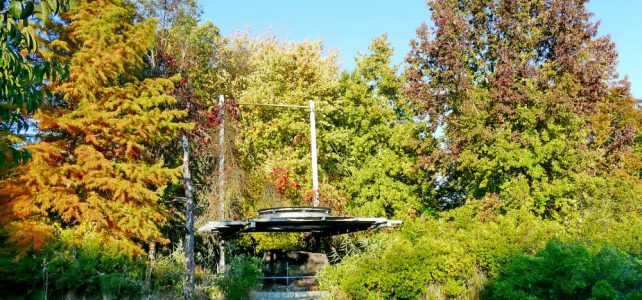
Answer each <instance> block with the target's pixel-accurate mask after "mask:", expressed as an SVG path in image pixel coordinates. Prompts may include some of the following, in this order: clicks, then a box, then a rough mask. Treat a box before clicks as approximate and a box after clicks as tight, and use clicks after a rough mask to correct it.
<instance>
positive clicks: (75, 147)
mask: <svg viewBox="0 0 642 300" xmlns="http://www.w3.org/2000/svg"><path fill="white" fill-rule="evenodd" d="M134 17H135V10H134V7H133V6H132V5H130V4H127V3H125V2H124V1H92V2H82V3H80V4H79V5H78V7H77V8H76V9H75V10H74V11H72V12H70V13H68V14H65V15H64V17H63V18H64V21H66V22H69V25H68V26H67V27H65V28H64V30H63V31H62V32H60V33H59V34H60V35H61V37H60V40H61V41H64V42H65V46H64V48H65V51H61V52H60V53H58V55H59V56H61V57H64V59H65V60H67V61H69V62H70V76H69V77H70V78H69V80H68V81H66V82H65V83H64V84H62V85H60V86H59V87H58V88H57V89H56V90H55V93H57V95H58V97H59V98H60V99H59V102H57V103H54V102H52V103H48V105H47V106H45V107H44V108H43V109H42V111H41V112H40V113H39V114H38V115H37V116H36V118H37V120H38V121H39V127H40V130H41V131H42V138H41V140H40V141H39V142H38V143H35V144H33V145H30V146H29V147H28V149H29V151H30V152H31V153H32V155H33V159H32V160H31V161H30V163H29V164H28V165H26V166H24V167H21V168H20V169H19V170H17V171H16V173H17V174H16V175H15V176H14V177H13V178H10V179H8V180H5V181H3V182H2V184H1V185H2V186H1V188H0V193H1V197H2V198H1V199H2V200H1V201H2V202H0V204H1V209H2V218H1V220H2V229H3V230H5V231H7V232H8V234H9V238H10V240H11V241H12V242H15V243H16V244H19V245H20V246H21V247H25V246H27V247H33V248H35V249H38V248H40V247H41V246H42V244H43V242H45V240H46V238H47V237H50V236H52V235H53V234H55V233H56V232H57V230H71V231H73V232H75V233H76V234H77V237H78V238H79V239H82V236H83V234H85V233H86V232H99V233H100V234H101V235H102V236H103V238H104V239H105V241H111V242H115V243H119V244H122V247H126V248H127V249H129V250H130V251H135V252H136V251H138V252H140V251H141V246H143V245H145V244H147V243H150V242H166V241H167V239H166V238H164V237H163V236H162V234H161V233H160V228H161V226H162V225H163V224H164V222H165V220H166V218H167V211H166V209H165V208H164V207H163V206H162V205H161V204H160V203H159V199H160V196H161V195H162V193H163V190H164V188H165V187H166V186H167V183H168V182H169V181H170V180H172V179H173V178H176V177H177V176H178V175H179V174H180V173H179V170H177V169H172V168H167V167H165V166H164V163H163V161H162V158H160V157H158V156H157V155H156V154H155V153H154V147H156V146H157V145H159V143H163V142H168V141H169V140H170V139H171V138H172V136H175V135H176V133H177V132H178V131H179V130H182V129H187V128H189V127H190V126H189V125H188V124H184V123H180V122H179V121H178V120H179V119H180V118H181V117H183V116H184V115H185V113H184V112H183V111H181V110H176V109H172V108H171V105H172V104H173V103H175V102H176V100H175V98H174V97H172V96H171V93H172V90H173V88H174V82H172V80H170V79H156V78H138V77H137V76H136V72H137V70H138V69H140V68H141V67H143V60H142V57H143V55H144V54H145V52H146V51H147V50H148V49H149V48H150V47H151V46H153V45H154V30H155V24H154V22H153V21H152V20H147V21H143V22H134Z"/></svg>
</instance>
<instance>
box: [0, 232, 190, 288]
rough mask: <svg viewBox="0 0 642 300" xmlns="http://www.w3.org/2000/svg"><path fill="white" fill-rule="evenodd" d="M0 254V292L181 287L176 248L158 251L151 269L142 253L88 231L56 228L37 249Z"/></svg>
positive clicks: (180, 266) (181, 273)
mask: <svg viewBox="0 0 642 300" xmlns="http://www.w3.org/2000/svg"><path fill="white" fill-rule="evenodd" d="M2 253H3V254H2V255H0V290H2V291H4V292H5V294H3V297H16V298H17V299H22V298H38V299H41V298H42V296H44V295H45V294H46V295H48V296H49V297H51V296H54V297H72V298H76V297H89V298H100V297H103V296H118V298H119V299H128V298H133V299H137V298H140V297H141V296H142V295H144V294H146V293H151V294H153V293H159V292H162V293H167V292H171V293H173V294H176V295H180V293H181V287H182V285H181V280H182V275H183V268H184V264H183V262H182V254H180V253H170V255H168V256H164V257H161V258H160V259H159V260H158V261H157V262H156V266H155V268H154V269H153V270H151V271H150V269H149V268H148V267H147V261H146V257H145V256H142V255H141V256H132V255H131V254H129V253H128V252H126V251H124V250H122V248H120V247H118V245H113V244H109V243H103V242H102V241H101V239H100V238H98V237H97V236H94V235H91V234H89V235H87V236H84V237H83V238H73V237H70V236H66V235H65V234H64V233H63V234H61V235H60V236H59V237H58V238H57V239H56V240H54V241H52V242H51V243H49V244H47V245H46V246H45V247H44V248H43V249H40V251H38V252H33V253H27V254H19V253H15V252H11V251H3V252H2Z"/></svg>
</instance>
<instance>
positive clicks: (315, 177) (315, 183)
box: [310, 100, 319, 207]
mask: <svg viewBox="0 0 642 300" xmlns="http://www.w3.org/2000/svg"><path fill="white" fill-rule="evenodd" d="M310 148H311V153H312V192H313V193H314V201H313V203H314V207H317V206H319V171H318V169H317V128H316V116H315V114H314V101H313V100H310Z"/></svg>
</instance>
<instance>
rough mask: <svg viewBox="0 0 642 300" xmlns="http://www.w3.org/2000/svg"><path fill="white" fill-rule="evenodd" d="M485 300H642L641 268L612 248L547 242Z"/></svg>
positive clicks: (511, 267)
mask: <svg viewBox="0 0 642 300" xmlns="http://www.w3.org/2000/svg"><path fill="white" fill-rule="evenodd" d="M484 298H485V299H642V262H641V261H639V260H636V259H635V258H633V257H631V256H629V255H627V254H625V253H622V252H617V251H615V250H613V249H611V248H607V247H605V248H602V249H601V250H600V251H590V250H589V249H587V248H586V247H584V246H582V245H580V244H577V243H574V244H564V243H561V242H559V241H552V242H550V243H549V244H548V245H547V246H546V248H545V249H543V250H541V251H540V252H538V253H537V254H535V255H534V256H530V255H520V256H517V257H515V258H514V259H512V260H511V261H510V262H509V263H508V264H507V266H506V268H505V269H504V270H502V272H501V275H500V276H499V277H498V278H496V279H495V280H494V281H493V282H492V283H491V284H490V286H489V287H488V290H487V293H486V294H485V297H484Z"/></svg>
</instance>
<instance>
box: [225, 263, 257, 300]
mask: <svg viewBox="0 0 642 300" xmlns="http://www.w3.org/2000/svg"><path fill="white" fill-rule="evenodd" d="M262 269H263V261H262V260H261V259H260V258H258V257H246V256H242V255H239V256H236V257H234V258H233V259H232V262H231V263H230V265H229V266H228V269H227V270H225V273H224V274H223V276H221V277H219V278H218V279H217V280H216V285H217V286H218V287H219V288H220V290H221V291H223V293H224V294H225V298H226V299H230V300H235V299H247V297H248V295H249V293H250V291H252V290H253V289H256V288H259V287H260V286H261V284H262V282H263V270H262Z"/></svg>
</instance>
